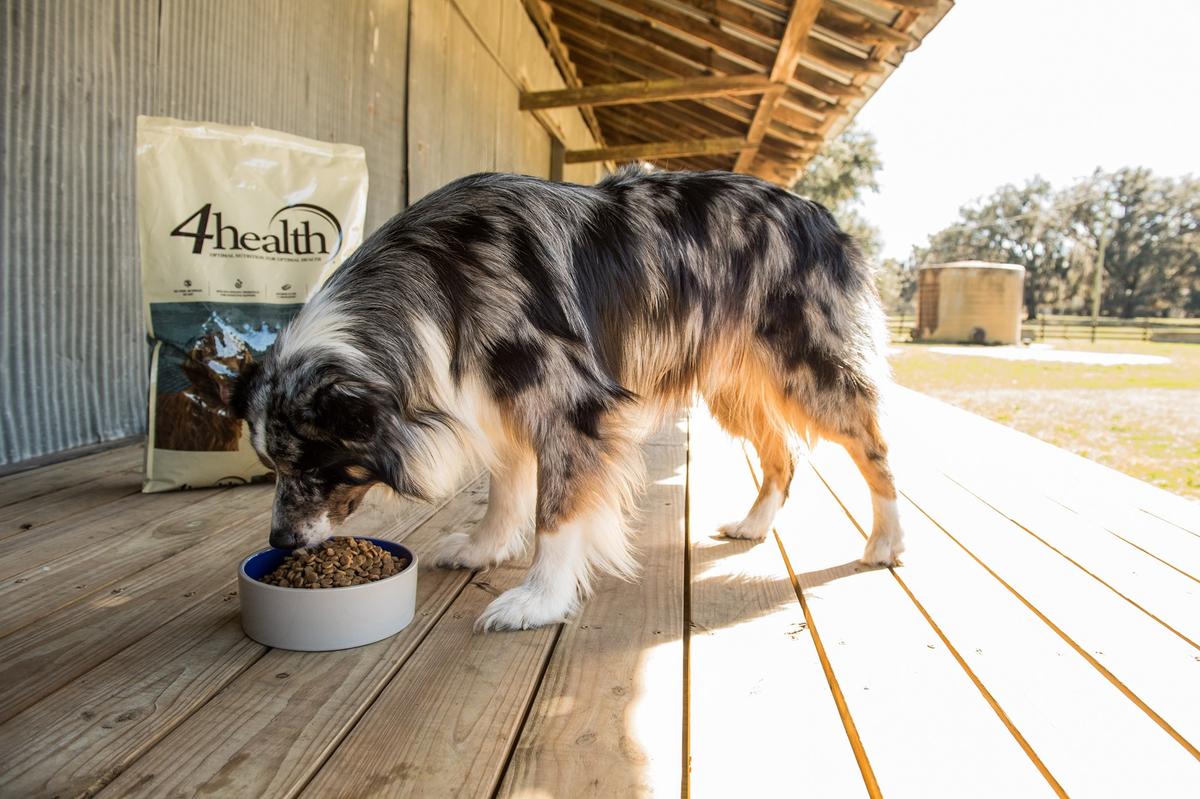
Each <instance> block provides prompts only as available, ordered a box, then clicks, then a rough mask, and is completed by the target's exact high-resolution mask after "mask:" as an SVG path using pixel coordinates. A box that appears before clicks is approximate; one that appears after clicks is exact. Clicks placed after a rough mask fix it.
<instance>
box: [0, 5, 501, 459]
mask: <svg viewBox="0 0 1200 799" xmlns="http://www.w3.org/2000/svg"><path fill="white" fill-rule="evenodd" d="M420 2H421V3H427V2H428V0H420ZM408 12H409V9H408V0H302V1H301V2H297V1H296V0H253V1H252V2H249V1H248V0H210V1H209V2H203V3H200V2H195V1H194V0H161V2H160V0H55V2H46V1H45V0H8V1H7V2H5V3H4V4H3V6H2V10H0V15H2V18H0V53H2V58H3V60H2V61H0V63H2V64H4V67H2V68H0V73H2V74H0V103H2V104H3V105H2V106H0V107H2V108H3V109H4V117H3V124H2V126H0V127H2V129H3V132H2V133H0V169H2V170H3V171H2V173H0V463H12V462H15V461H20V460H23V459H26V458H30V457H33V456H37V455H40V454H44V453H49V452H55V451H58V450H63V449H68V448H71V447H76V446H80V445H84V444H89V443H94V442H98V441H104V440H111V439H115V438H120V437H123V436H128V435H132V434H136V433H140V432H142V431H143V430H144V429H145V391H146V388H145V387H146V344H145V333H144V327H143V322H142V318H141V315H142V304H141V287H140V279H139V271H138V261H137V247H136V238H137V236H136V224H135V206H134V165H133V150H134V125H135V117H136V116H137V114H155V115H169V116H177V117H183V118H188V119H202V120H210V121H215V122H223V123H229V124H257V125H260V126H263V127H269V128H277V129H280V130H285V131H288V132H291V133H295V134H299V135H301V136H310V137H313V138H318V139H324V140H330V141H343V142H350V143H354V144H359V145H362V146H363V147H364V148H365V149H366V152H367V165H368V168H369V169H370V179H371V189H370V201H369V206H368V211H367V229H368V230H371V229H373V228H374V227H375V226H377V225H378V224H379V223H380V222H382V221H383V220H385V219H387V218H388V217H389V216H391V215H392V214H394V213H396V212H397V211H398V210H400V209H401V208H402V207H403V205H404V198H405V193H406V188H405V144H404V142H405V138H404V136H405V122H404V115H405V87H406V84H407V80H406V69H407V63H408V59H407V52H406V47H407V41H408V35H407V25H408V17H409V14H408ZM514 105H515V103H514Z"/></svg>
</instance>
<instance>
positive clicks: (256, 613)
mask: <svg viewBox="0 0 1200 799" xmlns="http://www.w3.org/2000/svg"><path fill="white" fill-rule="evenodd" d="M365 540H367V541H371V542H373V543H375V544H377V545H379V546H380V547H383V548H384V549H386V550H388V551H389V552H391V553H392V554H393V555H398V556H400V557H402V558H407V559H408V566H406V567H405V568H404V570H403V571H400V572H398V573H396V574H393V575H392V576H391V577H385V578H384V579H382V580H377V581H376V582H373V583H364V584H362V585H349V586H346V587H344V588H281V587H279V586H277V585H267V584H266V583H264V582H261V578H262V577H264V576H266V575H267V574H270V573H271V572H272V571H274V570H275V567H277V566H278V565H279V564H280V563H282V562H283V559H284V558H286V557H287V556H288V554H290V553H289V551H288V550H286V549H273V548H272V549H264V550H262V551H261V552H256V553H254V554H253V555H251V556H250V557H248V558H246V559H245V560H243V561H242V564H241V566H239V567H238V600H239V601H240V603H241V606H242V629H243V630H245V631H246V635H248V636H250V637H251V638H253V639H254V640H255V641H258V642H259V643H260V644H266V645H267V646H273V647H276V648H278V649H298V650H302V651H305V652H320V651H326V650H331V649H349V648H350V647H353V646H363V645H364V644H370V643H373V642H375V641H380V640H382V639H384V638H387V637H388V636H389V635H395V634H396V633H398V632H400V631H401V630H403V629H404V628H405V627H407V626H408V623H409V622H410V621H412V618H413V613H414V612H415V611H416V604H417V556H416V555H414V554H413V553H412V552H411V551H410V550H409V549H408V548H407V547H404V546H401V545H400V544H397V543H396V542H394V541H384V540H382V539H378V538H367V539H365Z"/></svg>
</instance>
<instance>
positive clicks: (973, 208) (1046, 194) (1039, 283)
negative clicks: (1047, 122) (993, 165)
mask: <svg viewBox="0 0 1200 799" xmlns="http://www.w3.org/2000/svg"><path fill="white" fill-rule="evenodd" d="M959 214H960V216H961V218H960V220H959V221H958V222H956V223H954V224H953V225H951V226H950V227H948V228H946V229H945V230H941V231H939V232H937V233H935V234H934V235H933V236H931V237H930V238H929V246H928V248H926V249H925V250H924V251H923V252H922V253H921V259H922V262H923V263H946V262H949V261H966V260H980V261H992V262H996V263H1008V264H1020V265H1021V266H1023V267H1025V297H1024V300H1025V309H1026V312H1027V313H1028V315H1029V317H1030V318H1031V319H1032V318H1034V317H1036V316H1037V314H1038V309H1039V308H1040V307H1042V306H1043V305H1055V306H1061V305H1063V304H1064V302H1066V301H1067V300H1069V299H1070V298H1071V297H1072V296H1073V295H1074V294H1075V293H1076V290H1075V287H1073V284H1072V279H1071V278H1072V274H1071V271H1072V270H1071V267H1072V263H1073V262H1072V258H1071V241H1070V239H1069V238H1068V237H1067V235H1066V227H1067V225H1066V224H1065V221H1064V219H1063V215H1062V214H1063V210H1062V206H1061V203H1060V202H1059V198H1058V197H1057V195H1056V194H1055V192H1054V190H1053V187H1052V186H1051V185H1050V183H1049V182H1048V181H1047V180H1045V179H1044V178H1041V177H1034V178H1032V179H1031V180H1028V181H1026V182H1025V185H1023V186H1015V185H1013V184H1008V185H1005V186H1001V187H1000V188H999V189H997V190H996V191H995V192H993V193H992V195H991V196H989V197H987V198H985V199H983V200H982V201H980V202H978V203H976V204H974V205H966V206H963V207H962V208H960V209H959Z"/></svg>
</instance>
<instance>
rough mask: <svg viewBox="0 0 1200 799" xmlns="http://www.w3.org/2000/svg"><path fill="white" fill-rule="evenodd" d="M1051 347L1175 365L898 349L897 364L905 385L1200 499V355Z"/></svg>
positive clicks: (1165, 347)
mask: <svg viewBox="0 0 1200 799" xmlns="http://www.w3.org/2000/svg"><path fill="white" fill-rule="evenodd" d="M1047 343H1048V344H1049V345H1051V346H1053V347H1054V348H1055V349H1061V350H1075V351H1081V352H1123V353H1142V354H1146V355H1159V356H1163V357H1166V358H1169V359H1170V360H1171V362H1170V363H1169V364H1161V365H1120V366H1098V365H1090V364H1073V363H1046V362H1040V361H1003V360H996V359H993V358H985V357H972V356H966V355H943V354H939V353H937V352H933V351H932V350H931V349H930V347H929V346H928V345H923V344H896V345H894V347H893V350H892V357H891V363H892V369H893V370H894V372H895V376H896V381H897V382H898V383H900V384H901V385H904V386H908V387H909V388H913V389H916V390H918V391H922V392H924V393H926V394H930V395H932V396H934V397H938V398H939V399H942V400H945V401H947V402H950V403H952V404H954V405H957V406H959V407H961V408H965V409H967V410H969V411H972V412H974V413H978V414H980V415H982V416H986V417H988V418H989V419H994V420H995V421H997V422H1001V423H1002V424H1006V425H1009V426H1011V427H1015V428H1016V429H1018V430H1021V431H1022V432H1025V433H1029V434H1030V435H1033V436H1037V437H1038V438H1041V439H1043V440H1045V441H1048V442H1050V443H1051V444H1054V445H1056V446H1059V447H1062V448H1063V449H1068V450H1071V451H1072V452H1076V453H1078V454H1080V455H1083V456H1085V457H1088V458H1091V459H1093V460H1096V461H1099V462H1100V463H1103V464H1106V465H1108V466H1111V467H1112V468H1114V469H1119V470H1120V471H1123V472H1125V473H1126V474H1131V475H1133V476H1135V477H1138V478H1140V479H1142V480H1145V481H1147V482H1149V483H1153V484H1154V485H1157V486H1160V487H1162V488H1165V489H1167V490H1168V491H1173V492H1175V493H1177V494H1181V495H1183V496H1187V497H1191V498H1200V345H1197V344H1162V343H1152V342H1141V341H1105V342H1097V343H1096V344H1088V343H1086V342H1080V341H1050V342H1047Z"/></svg>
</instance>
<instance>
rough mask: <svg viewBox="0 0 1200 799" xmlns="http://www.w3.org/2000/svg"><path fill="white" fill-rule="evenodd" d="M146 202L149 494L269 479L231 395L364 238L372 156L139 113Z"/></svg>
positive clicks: (141, 223)
mask: <svg viewBox="0 0 1200 799" xmlns="http://www.w3.org/2000/svg"><path fill="white" fill-rule="evenodd" d="M137 206H138V241H139V244H140V246H141V263H142V293H143V296H144V302H145V313H146V332H147V334H148V337H149V343H150V347H151V350H150V413H149V420H148V421H149V431H148V440H147V443H146V476H145V481H144V483H143V490H144V491H148V492H151V491H167V490H170V489H175V488H193V487H199V486H213V485H236V484H240V483H247V482H250V481H253V480H255V479H262V478H264V477H265V476H266V475H267V470H266V468H264V467H263V465H262V464H261V463H260V462H259V460H258V458H257V456H256V455H255V454H254V450H253V449H252V448H251V446H250V440H249V434H248V432H247V430H246V429H245V424H244V423H242V422H241V421H239V420H238V419H236V418H234V417H233V415H232V414H231V413H230V412H229V411H228V410H227V402H228V399H229V396H230V392H231V389H232V387H233V383H234V380H235V378H236V377H237V375H238V373H239V372H240V371H241V370H242V369H244V368H245V367H246V365H247V364H249V363H251V362H253V361H255V360H258V359H260V358H262V357H263V355H264V354H265V353H266V351H267V350H268V349H269V348H270V347H271V345H272V344H273V343H274V341H275V336H276V335H277V334H278V332H279V330H280V328H282V327H283V326H284V325H286V324H287V322H288V321H289V320H290V319H291V318H292V317H293V316H295V314H296V312H297V311H298V310H300V308H301V307H302V305H303V303H304V300H305V298H306V297H308V296H309V295H310V294H311V293H312V292H313V291H314V290H315V289H316V288H317V287H318V286H319V285H320V284H321V282H322V280H324V278H325V277H327V276H328V275H329V274H330V273H331V272H332V271H333V270H334V269H335V268H337V266H338V264H340V263H341V262H342V261H343V260H345V258H346V256H348V255H349V254H350V253H351V252H352V251H353V250H354V249H355V248H356V247H357V246H358V245H359V244H360V243H361V242H362V238H363V217H364V215H365V214H366V207H367V163H366V155H365V153H364V152H363V149H362V148H361V147H355V146H352V145H348V144H327V143H325V142H320V141H313V140H311V139H302V138H300V137H299V136H292V135H290V134H287V133H278V132H276V131H272V130H263V129H262V128H254V127H248V128H244V127H231V126H228V125H217V124H213V123H209V122H183V121H180V120H177V119H165V118H157V117H138V126H137Z"/></svg>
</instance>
